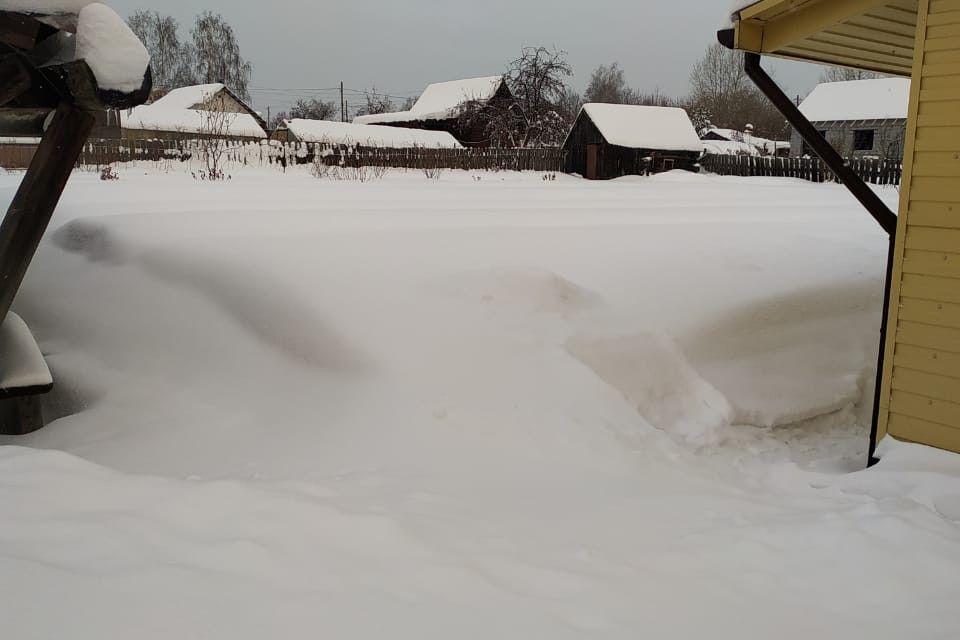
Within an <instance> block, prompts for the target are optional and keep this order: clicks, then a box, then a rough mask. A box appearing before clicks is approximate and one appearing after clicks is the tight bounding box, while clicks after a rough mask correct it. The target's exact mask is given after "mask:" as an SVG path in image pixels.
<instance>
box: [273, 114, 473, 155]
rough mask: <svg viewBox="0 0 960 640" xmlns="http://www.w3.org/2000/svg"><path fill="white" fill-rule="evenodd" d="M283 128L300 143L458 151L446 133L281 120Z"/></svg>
mask: <svg viewBox="0 0 960 640" xmlns="http://www.w3.org/2000/svg"><path fill="white" fill-rule="evenodd" d="M283 126H284V127H285V128H286V129H287V130H288V131H289V132H290V133H292V134H293V135H295V136H296V137H297V138H299V139H300V141H302V142H322V143H329V144H332V145H353V144H357V145H360V146H364V147H382V148H394V149H405V148H413V147H426V148H433V149H460V148H462V147H461V145H460V143H459V142H457V140H456V138H454V137H453V136H452V135H450V134H449V133H447V132H446V131H421V130H419V129H403V128H400V127H382V126H377V125H374V124H351V123H349V122H333V121H330V120H299V119H296V120H285V121H284V123H283Z"/></svg>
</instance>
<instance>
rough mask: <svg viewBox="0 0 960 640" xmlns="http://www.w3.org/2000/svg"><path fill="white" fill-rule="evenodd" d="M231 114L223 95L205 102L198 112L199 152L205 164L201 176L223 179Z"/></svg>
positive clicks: (231, 120)
mask: <svg viewBox="0 0 960 640" xmlns="http://www.w3.org/2000/svg"><path fill="white" fill-rule="evenodd" d="M232 123H233V114H232V113H230V112H229V111H228V109H227V105H226V101H225V99H224V98H223V96H222V95H221V96H218V97H217V98H216V99H214V100H210V101H208V102H207V103H206V109H205V110H203V111H201V112H200V131H199V133H200V139H199V142H198V144H199V146H200V152H201V155H202V156H203V162H204V165H205V166H206V172H205V174H203V177H204V178H205V179H207V180H223V179H224V178H225V177H226V176H225V174H224V171H223V168H224V164H225V162H224V160H225V158H226V155H227V149H228V147H229V145H230V125H231V124H232Z"/></svg>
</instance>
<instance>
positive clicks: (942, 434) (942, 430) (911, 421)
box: [887, 413, 960, 453]
mask: <svg viewBox="0 0 960 640" xmlns="http://www.w3.org/2000/svg"><path fill="white" fill-rule="evenodd" d="M887 432H888V433H889V434H890V435H892V436H893V437H895V438H897V439H898V440H903V441H905V442H914V443H917V444H923V445H927V446H929V447H936V448H938V449H945V450H947V451H954V452H957V453H960V430H958V429H955V428H953V427H951V426H948V425H942V424H937V423H935V422H929V421H926V420H921V419H918V418H914V417H912V416H905V415H901V414H897V413H891V414H890V416H889V420H888V422H887Z"/></svg>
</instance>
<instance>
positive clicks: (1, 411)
mask: <svg viewBox="0 0 960 640" xmlns="http://www.w3.org/2000/svg"><path fill="white" fill-rule="evenodd" d="M42 428H43V413H42V411H41V409H40V396H23V397H20V398H7V399H5V400H0V435H5V436H25V435H27V434H28V433H33V432H34V431H37V430H39V429H42Z"/></svg>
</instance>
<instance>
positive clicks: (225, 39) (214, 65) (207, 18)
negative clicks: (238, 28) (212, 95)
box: [191, 11, 252, 100]
mask: <svg viewBox="0 0 960 640" xmlns="http://www.w3.org/2000/svg"><path fill="white" fill-rule="evenodd" d="M191 35H192V37H193V48H194V52H195V55H196V71H197V76H198V78H199V81H200V82H205V83H212V82H222V83H223V84H225V85H227V86H228V87H230V88H231V89H232V90H233V91H234V93H236V94H237V95H239V96H240V97H241V98H243V99H245V100H249V99H250V91H249V84H250V74H251V72H252V67H251V65H250V63H249V62H247V61H245V60H244V59H243V57H242V56H241V55H240V45H239V43H238V42H237V38H236V36H235V35H234V33H233V28H232V27H231V26H230V25H229V24H228V23H227V22H226V20H224V19H223V16H221V15H219V14H214V13H212V12H210V11H205V12H203V13H201V14H200V15H199V16H197V21H196V23H195V24H194V27H193V30H192V31H191Z"/></svg>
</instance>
